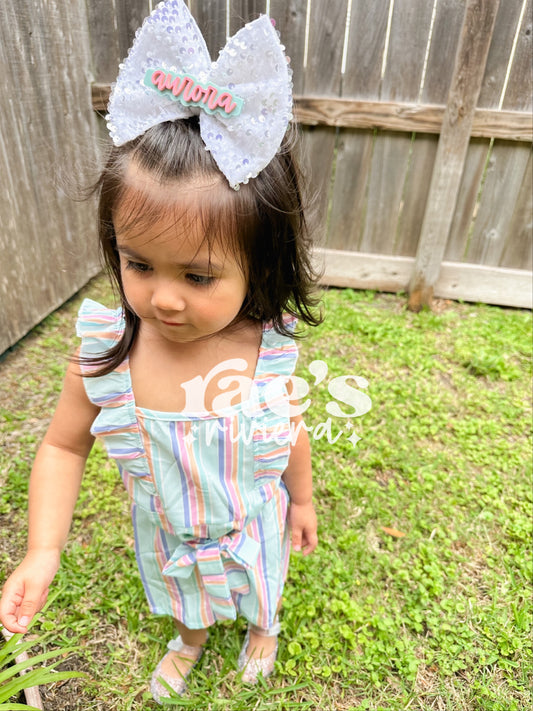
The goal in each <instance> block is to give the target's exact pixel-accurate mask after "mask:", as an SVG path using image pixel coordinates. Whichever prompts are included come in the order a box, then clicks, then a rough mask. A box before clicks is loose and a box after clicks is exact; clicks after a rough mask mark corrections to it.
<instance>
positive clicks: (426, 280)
mask: <svg viewBox="0 0 533 711" xmlns="http://www.w3.org/2000/svg"><path fill="white" fill-rule="evenodd" d="M498 5H499V0H467V5H466V10H465V21H464V25H463V30H462V33H461V39H460V42H459V47H458V50H457V55H456V60H455V65H454V73H453V78H452V85H451V88H450V94H449V97H448V103H447V106H446V111H445V114H444V120H443V124H442V130H441V135H440V139H439V147H438V150H437V157H436V161H435V169H434V173H433V178H432V181H431V187H430V192H429V198H428V202H427V205H426V211H425V214H424V222H423V224H422V232H421V235H420V242H419V245H418V250H417V256H416V261H415V267H414V270H413V275H412V278H411V281H410V285H409V291H410V295H409V306H410V308H412V309H414V310H417V309H419V308H421V306H422V305H423V304H429V303H430V302H431V299H432V295H433V285H434V284H435V282H436V280H437V278H438V275H439V271H440V264H441V262H442V258H443V255H444V252H445V249H446V242H447V239H448V234H449V230H450V226H451V221H452V216H453V211H454V208H455V203H456V201H457V194H458V191H459V186H460V182H461V176H462V172H463V166H464V160H465V157H466V153H467V150H468V142H469V140H470V130H471V126H472V120H473V116H474V111H475V108H476V105H477V100H478V97H479V91H480V88H481V82H482V79H483V72H484V70H485V65H486V61H487V55H488V52H489V47H490V41H491V38H492V32H493V28H494V23H495V20H496V13H497V10H498Z"/></svg>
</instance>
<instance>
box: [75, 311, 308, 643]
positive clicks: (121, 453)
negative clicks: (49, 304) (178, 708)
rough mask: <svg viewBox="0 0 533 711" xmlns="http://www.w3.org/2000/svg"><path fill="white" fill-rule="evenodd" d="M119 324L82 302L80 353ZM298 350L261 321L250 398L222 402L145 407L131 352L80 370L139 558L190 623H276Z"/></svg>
mask: <svg viewBox="0 0 533 711" xmlns="http://www.w3.org/2000/svg"><path fill="white" fill-rule="evenodd" d="M290 323H291V327H293V324H294V320H292V321H291V322H290ZM123 329H124V321H123V317H122V311H121V309H117V310H110V309H108V308H106V307H104V306H102V305H101V304H98V303H96V302H95V301H92V300H89V299H87V300H85V301H84V302H83V304H82V306H81V309H80V312H79V317H78V323H77V331H78V336H80V337H81V339H82V343H81V355H82V356H94V355H97V354H101V353H103V352H105V351H106V350H107V349H108V348H109V347H110V346H111V345H113V344H114V343H115V342H116V341H117V339H118V338H120V335H121V334H122V332H123ZM296 358H297V349H296V344H295V343H294V341H293V339H291V338H288V337H285V336H281V335H279V334H278V333H277V332H276V331H275V330H274V329H273V328H272V327H271V326H269V325H268V324H266V325H265V326H264V327H263V333H262V339H261V346H260V349H259V357H258V361H257V366H256V371H255V375H254V378H253V383H252V388H251V393H250V398H249V400H247V401H246V402H245V403H240V404H239V405H236V406H230V407H225V408H222V409H220V410H217V411H216V412H206V411H204V412H198V413H169V412H155V411H152V410H147V409H144V408H140V407H138V406H137V405H136V403H135V398H134V393H133V391H132V384H131V377H130V371H129V361H128V358H126V360H124V362H123V363H122V364H121V365H120V366H119V367H118V368H117V369H116V370H114V371H113V372H112V373H109V374H108V375H104V376H100V377H97V378H87V377H85V378H84V385H85V389H86V392H87V395H88V397H89V399H90V400H91V402H93V403H94V404H95V405H98V407H100V408H101V409H100V413H99V414H98V416H97V417H96V419H95V421H94V423H93V425H92V427H91V432H92V434H93V435H95V436H96V437H99V438H101V440H103V443H104V445H105V447H106V450H107V452H108V454H109V456H110V457H111V458H113V459H114V460H115V461H116V462H117V465H118V468H119V471H120V474H121V476H122V479H123V481H124V485H125V486H126V489H127V491H128V493H129V495H130V497H131V502H132V507H131V511H132V519H133V528H134V534H135V553H136V557H137V563H138V566H139V570H140V573H141V578H142V582H143V585H144V589H145V592H146V596H147V598H148V603H149V606H150V609H151V610H152V612H154V613H155V614H163V615H172V616H173V617H175V618H177V619H178V620H180V621H181V622H183V623H184V624H185V625H186V626H187V627H189V628H191V629H197V628H205V627H208V626H209V625H211V624H213V623H214V622H215V621H216V620H221V619H235V618H236V617H237V614H241V615H243V616H244V617H245V618H246V619H247V620H248V621H249V622H252V623H254V624H256V625H258V626H259V627H262V628H268V627H270V626H271V625H272V624H273V623H274V620H275V617H276V610H277V606H278V602H279V600H280V598H281V594H282V591H283V585H284V582H285V578H286V574H287V566H288V558H289V537H288V529H287V526H286V516H287V507H288V499H289V497H288V493H287V489H286V488H285V485H284V483H283V482H282V480H281V475H282V473H283V471H284V470H285V468H286V466H287V462H288V458H289V452H290V439H291V433H290V423H289V410H288V408H289V404H288V401H287V397H286V389H285V383H286V378H284V377H282V376H290V375H291V374H292V372H293V370H294V366H295V363H296ZM90 369H91V368H90V367H87V366H84V368H83V372H84V373H85V374H87V373H89V372H90Z"/></svg>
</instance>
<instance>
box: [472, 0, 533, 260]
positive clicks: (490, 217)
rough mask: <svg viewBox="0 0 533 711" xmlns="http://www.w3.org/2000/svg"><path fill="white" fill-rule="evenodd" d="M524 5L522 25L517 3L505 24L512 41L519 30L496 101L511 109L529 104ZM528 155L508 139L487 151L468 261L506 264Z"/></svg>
mask: <svg viewBox="0 0 533 711" xmlns="http://www.w3.org/2000/svg"><path fill="white" fill-rule="evenodd" d="M527 5H529V8H527V7H526V12H525V13H523V20H522V22H521V27H520V26H519V25H518V23H519V20H520V17H519V13H518V11H519V10H521V9H522V8H521V7H520V6H518V7H514V6H512V5H511V6H510V7H511V9H513V10H515V12H514V13H512V19H513V20H514V26H513V24H512V23H509V22H507V23H506V25H507V26H508V29H507V27H506V29H507V34H508V36H510V37H512V38H513V40H514V38H515V35H516V34H517V33H518V37H517V39H518V42H517V45H516V53H515V56H514V59H513V63H512V65H511V67H510V72H509V79H508V83H507V86H506V87H505V95H502V96H501V97H498V104H500V103H501V105H502V106H504V107H505V108H509V109H512V110H516V109H517V108H518V109H520V108H523V107H528V106H530V105H531V67H530V66H529V67H528V71H525V66H524V56H525V55H526V54H527V55H529V63H531V17H530V15H528V13H527V9H529V11H531V0H529V2H528V3H527ZM507 12H509V10H507ZM528 27H529V33H528ZM509 49H510V48H509ZM499 51H500V50H498V53H499ZM509 55H510V51H509V52H508V54H507V57H506V59H504V58H503V57H502V58H501V61H500V63H501V64H502V65H503V66H505V67H506V65H507V60H508V57H509ZM489 57H490V55H489ZM504 57H505V55H504ZM516 67H518V70H517V69H516ZM501 74H503V72H502V71H501V68H500V72H499V75H501ZM493 83H494V84H496V85H497V86H498V88H500V83H501V89H500V91H502V90H503V88H504V87H503V82H502V80H501V78H499V81H494V82H493ZM494 100H495V99H494ZM494 100H493V101H494ZM532 120H533V119H532ZM529 158H530V146H528V145H526V144H522V145H515V144H514V143H511V142H509V141H501V140H498V141H494V145H493V146H492V148H491V150H490V152H489V154H488V160H487V169H486V171H485V175H484V180H483V189H482V191H480V197H479V204H478V205H477V207H476V215H475V219H474V220H473V225H472V228H471V234H470V235H469V239H468V243H467V245H466V250H465V259H466V260H467V261H469V262H473V263H475V264H478V263H481V264H487V265H495V266H497V265H501V266H506V265H505V262H503V263H502V257H503V254H504V251H505V245H506V242H507V240H508V239H514V237H513V236H512V235H509V225H510V224H511V221H512V217H513V214H514V207H515V201H516V199H517V196H518V195H519V193H520V186H521V184H522V182H523V181H524V180H525V179H526V176H525V170H526V169H527V165H528V162H529Z"/></svg>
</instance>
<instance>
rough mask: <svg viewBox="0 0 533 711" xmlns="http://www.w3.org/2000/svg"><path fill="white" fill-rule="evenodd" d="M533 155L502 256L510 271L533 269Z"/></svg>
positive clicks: (503, 262) (527, 168)
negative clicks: (532, 242) (532, 241)
mask: <svg viewBox="0 0 533 711" xmlns="http://www.w3.org/2000/svg"><path fill="white" fill-rule="evenodd" d="M532 162H533V161H532V154H531V153H530V154H529V162H528V165H527V167H526V170H525V173H524V182H523V183H522V186H521V188H520V192H519V193H518V198H517V200H516V203H515V207H514V213H513V216H512V219H511V222H510V224H509V229H508V232H507V240H506V243H505V248H504V252H503V254H502V259H501V264H502V265H504V266H505V267H508V268H509V269H528V270H531V268H532V267H533V249H532V244H531V239H532V234H533V222H532V219H533V165H532Z"/></svg>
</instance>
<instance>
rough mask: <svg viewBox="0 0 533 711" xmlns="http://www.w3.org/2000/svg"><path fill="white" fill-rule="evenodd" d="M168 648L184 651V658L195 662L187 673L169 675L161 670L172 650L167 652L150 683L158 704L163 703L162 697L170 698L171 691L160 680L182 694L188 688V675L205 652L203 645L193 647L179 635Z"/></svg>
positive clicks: (173, 650) (174, 650)
mask: <svg viewBox="0 0 533 711" xmlns="http://www.w3.org/2000/svg"><path fill="white" fill-rule="evenodd" d="M206 641H207V639H206ZM167 648H168V649H170V652H182V653H183V658H184V659H189V660H190V661H193V664H192V666H191V668H190V669H189V670H188V672H187V673H186V674H182V675H180V676H168V674H164V673H163V672H162V671H161V667H162V666H163V662H164V661H165V659H166V658H167V657H168V655H169V654H170V652H167V653H166V654H165V656H164V657H163V659H162V660H161V661H160V662H159V664H158V665H157V667H156V668H155V671H154V673H153V674H152V681H151V683H150V691H151V692H152V696H153V697H154V700H155V701H157V703H158V704H159V703H161V699H169V698H170V692H169V690H168V688H167V687H166V686H164V685H163V684H162V683H161V681H160V680H161V679H162V680H163V681H164V682H165V684H168V686H170V688H171V689H173V691H175V692H176V694H178V695H179V696H182V695H183V694H184V693H185V690H186V688H187V677H188V676H189V674H190V673H191V671H192V669H193V667H194V666H196V664H198V662H199V661H200V659H201V657H202V654H203V653H204V647H203V645H200V646H198V647H192V646H191V645H188V644H185V643H184V642H183V640H182V639H181V637H180V636H179V635H178V636H177V637H176V639H171V640H170V642H169V643H168V644H167ZM178 673H179V672H178Z"/></svg>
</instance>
